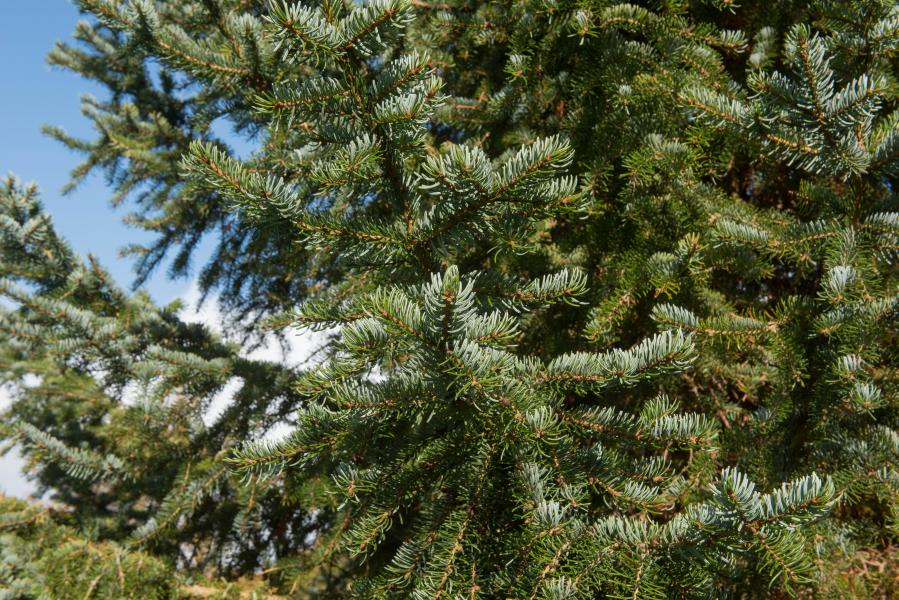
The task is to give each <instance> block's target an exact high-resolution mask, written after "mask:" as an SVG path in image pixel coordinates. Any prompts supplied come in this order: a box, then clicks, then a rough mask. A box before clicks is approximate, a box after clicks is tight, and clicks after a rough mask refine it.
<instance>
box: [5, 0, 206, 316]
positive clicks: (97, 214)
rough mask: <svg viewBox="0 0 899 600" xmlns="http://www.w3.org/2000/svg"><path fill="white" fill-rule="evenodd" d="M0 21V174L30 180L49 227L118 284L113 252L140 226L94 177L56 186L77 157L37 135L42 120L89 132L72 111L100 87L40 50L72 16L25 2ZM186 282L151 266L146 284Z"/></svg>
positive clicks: (164, 296)
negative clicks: (126, 218)
mask: <svg viewBox="0 0 899 600" xmlns="http://www.w3.org/2000/svg"><path fill="white" fill-rule="evenodd" d="M2 14H3V18H2V19H0V56H2V57H3V60H2V62H0V73H2V81H3V85H2V88H0V89H2V92H0V175H5V174H6V173H9V172H13V173H15V174H16V175H18V176H19V178H21V179H22V180H23V181H35V182H37V184H38V186H39V187H40V189H41V192H42V195H41V197H42V198H43V201H44V205H45V207H46V208H47V209H48V212H49V213H50V214H51V215H53V218H54V220H55V224H56V227H57V230H58V231H59V232H61V233H62V234H63V235H64V236H65V237H66V238H68V240H69V242H70V243H71V244H72V245H73V246H74V248H75V250H76V251H78V252H80V253H82V254H85V253H87V252H91V253H93V254H94V255H96V256H97V257H98V258H99V259H100V261H101V262H102V263H103V264H104V265H105V266H106V268H107V269H109V271H110V273H111V274H112V275H113V277H114V278H115V279H116V280H117V281H119V282H120V283H121V284H123V285H130V283H131V282H132V280H133V271H132V269H131V262H130V261H129V260H127V259H122V258H119V257H118V250H119V248H121V247H122V246H124V245H126V244H129V243H133V242H145V241H148V240H149V239H151V237H150V236H149V235H148V234H146V233H145V232H141V231H139V230H136V229H133V228H129V227H126V226H125V225H124V224H123V223H122V222H121V217H122V216H123V215H124V214H125V213H126V212H127V207H121V208H119V209H118V210H115V211H113V209H112V207H111V206H110V203H109V199H110V196H111V194H110V192H109V190H108V188H107V187H106V186H105V182H104V180H103V178H102V176H100V175H93V176H92V177H90V178H89V179H88V180H87V181H85V182H84V183H83V184H82V186H81V187H79V188H78V189H76V190H75V191H74V192H72V193H70V194H68V195H66V196H63V195H62V194H61V193H60V190H61V189H62V187H63V186H64V185H65V183H66V182H67V181H68V174H69V172H70V171H71V170H72V168H74V167H75V166H76V165H77V164H78V163H79V162H80V155H78V154H76V153H74V152H72V151H70V150H68V149H66V148H65V147H64V146H62V145H61V144H59V143H58V142H56V141H55V140H53V139H51V138H49V137H47V136H45V135H43V134H42V133H41V126H42V125H43V124H49V125H57V126H61V127H62V128H63V129H65V130H66V131H67V132H68V133H70V134H73V135H75V136H77V137H88V138H92V137H93V131H92V129H91V126H90V123H89V121H88V120H87V119H86V118H84V117H83V116H82V115H81V113H80V102H79V98H80V97H81V95H82V94H85V93H88V94H93V95H95V96H98V97H102V96H103V94H102V90H101V89H100V88H99V87H98V86H95V85H91V84H90V82H88V81H86V80H84V79H81V78H80V77H78V76H77V75H75V74H74V73H71V72H68V71H63V70H60V69H57V68H51V67H50V66H49V65H48V64H47V62H46V56H47V53H48V52H49V51H50V50H51V49H52V47H53V44H54V43H55V42H56V41H57V40H67V39H69V38H70V37H71V33H72V31H73V30H74V28H75V23H76V22H77V21H78V19H79V14H78V10H77V9H76V8H75V6H74V5H73V4H72V3H71V2H70V1H69V0H28V1H27V2H24V1H20V2H13V1H11V0H7V1H6V2H3V3H2ZM189 285H190V282H189V281H186V280H178V281H174V282H172V281H168V280H167V278H166V275H165V269H164V268H163V269H159V270H158V272H157V273H155V274H154V276H153V278H152V279H151V280H150V281H149V282H148V284H147V286H146V289H147V290H148V291H149V292H150V294H151V295H152V296H153V298H154V299H156V300H157V301H158V302H163V303H165V302H168V301H170V300H172V299H174V298H176V297H178V296H181V295H183V294H184V293H185V292H186V290H187V288H188V287H189Z"/></svg>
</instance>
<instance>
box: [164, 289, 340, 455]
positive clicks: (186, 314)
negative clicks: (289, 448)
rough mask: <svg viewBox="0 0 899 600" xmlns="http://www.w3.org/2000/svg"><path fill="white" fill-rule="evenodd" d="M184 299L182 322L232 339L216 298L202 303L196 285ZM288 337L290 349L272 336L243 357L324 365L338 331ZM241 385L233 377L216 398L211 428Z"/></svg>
mask: <svg viewBox="0 0 899 600" xmlns="http://www.w3.org/2000/svg"><path fill="white" fill-rule="evenodd" d="M181 300H182V301H183V302H184V308H183V309H182V310H181V312H180V313H179V315H178V316H179V317H181V319H182V320H184V321H186V322H188V323H202V324H204V325H206V326H207V327H209V328H210V329H212V330H214V331H216V332H218V333H219V334H221V335H222V336H223V337H225V338H226V339H227V338H228V337H229V336H228V332H227V331H224V327H223V325H224V324H223V319H222V313H221V311H220V310H219V307H218V301H217V298H216V297H214V296H210V297H208V298H207V299H206V301H205V302H203V303H202V304H200V290H199V287H198V286H197V284H196V282H194V283H193V284H192V285H191V286H190V288H189V289H188V291H187V292H186V293H185V294H184V296H183V297H182V298H181ZM284 334H285V338H286V347H284V346H282V344H281V343H279V341H278V340H277V339H275V338H274V336H269V337H268V338H267V339H266V340H265V343H263V344H262V345H261V346H259V347H257V348H254V349H253V350H251V351H248V352H241V356H244V357H245V358H251V359H254V360H265V361H270V362H277V363H281V364H283V365H286V366H291V367H298V366H300V365H314V364H316V363H318V362H320V360H321V358H322V357H321V356H320V354H321V353H320V352H319V350H321V349H322V348H323V347H324V346H325V344H326V343H327V341H328V338H329V336H331V335H333V334H334V331H331V330H329V331H321V332H318V331H310V330H298V329H290V330H288V331H285V332H284ZM240 385H241V380H240V378H239V377H232V378H231V379H230V380H229V381H228V383H226V384H225V386H224V387H223V388H222V389H221V390H219V392H218V393H217V394H216V395H215V396H213V398H212V399H211V401H210V403H209V406H208V407H207V409H206V412H205V413H204V415H203V422H204V423H205V424H206V426H207V427H208V426H210V425H212V424H213V423H215V421H216V419H218V417H219V416H221V414H222V413H223V412H224V411H225V410H226V409H227V408H228V406H230V405H231V402H232V401H233V399H234V394H235V393H236V392H237V391H238V390H239V389H240ZM289 431H290V426H289V425H288V424H287V423H277V424H275V426H273V427H271V428H270V429H269V430H268V431H267V432H266V433H265V436H264V437H265V438H266V439H270V440H274V439H280V438H282V437H284V436H286V435H287V434H288V433H289Z"/></svg>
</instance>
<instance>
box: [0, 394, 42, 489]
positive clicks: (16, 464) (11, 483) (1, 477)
mask: <svg viewBox="0 0 899 600" xmlns="http://www.w3.org/2000/svg"><path fill="white" fill-rule="evenodd" d="M11 401H12V393H11V392H10V389H9V386H7V385H0V411H3V410H6V407H7V406H9V403H10V402H11ZM24 466H25V461H24V460H23V459H22V455H21V454H19V450H18V448H15V447H13V448H12V449H11V450H10V451H9V452H7V453H6V454H4V455H3V456H0V493H2V494H8V495H10V496H18V497H19V498H25V497H26V496H30V495H31V494H33V493H34V491H35V490H34V486H33V485H32V484H31V482H29V481H28V480H27V479H25V476H24V475H23V474H22V468H23V467H24Z"/></svg>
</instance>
